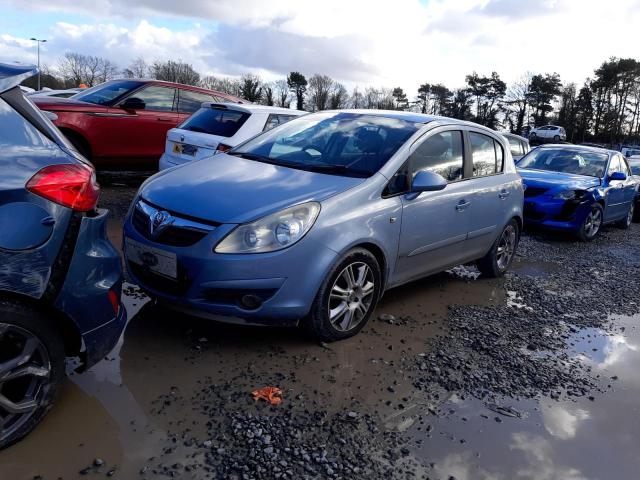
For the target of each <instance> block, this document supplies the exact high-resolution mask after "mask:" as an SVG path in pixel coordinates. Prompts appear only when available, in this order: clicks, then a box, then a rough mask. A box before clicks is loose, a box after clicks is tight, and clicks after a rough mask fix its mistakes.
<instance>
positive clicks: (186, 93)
mask: <svg viewBox="0 0 640 480" xmlns="http://www.w3.org/2000/svg"><path fill="white" fill-rule="evenodd" d="M211 101H214V102H215V101H217V98H216V97H213V96H212V95H207V94H206V93H202V92H192V91H191V90H178V111H179V112H181V113H193V112H196V111H198V110H199V109H200V107H201V106H202V104H203V103H204V102H211Z"/></svg>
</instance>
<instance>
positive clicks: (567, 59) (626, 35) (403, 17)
mask: <svg viewBox="0 0 640 480" xmlns="http://www.w3.org/2000/svg"><path fill="white" fill-rule="evenodd" d="M9 1H10V2H12V3H13V4H14V5H16V8H21V9H22V10H31V11H32V12H33V13H34V14H35V13H36V12H40V14H42V13H41V12H42V11H47V10H48V9H49V10H50V11H51V13H50V15H51V16H52V18H56V19H59V18H60V15H61V14H60V12H61V11H62V12H64V11H67V12H75V13H77V12H81V13H83V14H84V15H86V16H88V18H94V19H95V21H93V22H92V21H87V22H86V23H85V24H81V25H78V24H75V25H74V24H70V23H69V22H64V23H55V24H53V25H52V26H51V29H50V32H49V34H50V35H49V37H50V38H49V40H50V42H49V43H48V44H47V46H46V47H45V49H46V50H45V52H46V54H47V55H46V59H45V61H46V62H48V63H52V62H51V57H56V56H59V55H61V54H62V53H63V52H64V51H80V52H82V53H93V54H96V55H103V56H109V57H111V58H112V59H113V60H114V61H116V62H117V63H119V64H120V65H122V66H125V65H126V64H127V63H128V62H130V61H131V60H132V59H133V58H135V57H137V56H144V57H145V58H147V59H149V60H153V59H156V58H163V59H166V58H174V59H182V60H185V61H188V62H190V63H192V64H193V65H194V66H195V67H196V68H197V69H199V70H201V71H203V72H205V73H206V72H216V73H221V74H240V73H242V72H244V71H254V72H261V73H263V74H264V75H266V76H267V77H270V78H274V77H275V76H281V75H284V74H286V73H287V72H288V71H290V70H299V71H302V72H303V73H306V74H312V73H314V72H320V73H328V74H330V75H332V76H333V77H334V78H336V79H338V80H341V81H343V82H345V83H347V84H348V85H355V84H359V85H361V86H365V85H380V84H384V85H387V86H398V85H399V86H402V87H403V88H405V90H407V91H408V92H410V94H413V93H414V92H415V90H416V89H417V87H418V85H419V84H420V83H423V82H430V83H436V82H443V83H445V84H446V85H447V86H450V87H457V86H461V85H463V83H464V77H465V75H466V74H467V73H470V72H472V71H474V70H475V71H478V72H479V73H490V72H491V71H493V70H496V71H497V72H498V73H500V75H501V76H502V77H503V79H505V80H507V81H511V80H514V79H515V78H517V77H519V76H520V75H521V74H522V73H523V72H525V71H534V72H554V71H555V72H558V73H560V75H561V77H562V78H563V80H565V81H575V82H578V83H581V82H582V81H584V79H585V78H586V77H587V76H589V75H592V73H593V70H594V69H595V68H596V67H598V66H599V64H600V63H601V62H602V61H604V60H606V59H607V58H609V57H610V56H619V57H625V56H637V55H638V51H637V26H638V25H639V24H640V2H638V0H610V1H608V2H601V1H600V0H543V1H541V2H522V1H520V0H429V1H428V2H420V1H418V0H395V1H393V2H389V1H388V0H384V1H383V0H355V1H344V0H325V1H324V2H321V3H319V2H317V1H315V0H314V1H310V0H272V1H269V2H268V4H265V2H262V1H259V0H217V1H209V0H183V1H182V2H180V3H179V4H176V3H175V2H173V1H169V0H135V1H134V0H93V1H91V2H88V1H83V0H48V1H44V0H31V1H29V2H24V1H23V0H20V1H18V0H9ZM54 11H55V13H54ZM123 12H126V17H127V21H125V19H124V18H123V16H122V15H123ZM26 16H27V14H25V19H26ZM174 17H182V19H183V20H184V19H187V20H189V19H191V20H192V21H193V22H194V23H193V28H190V29H188V30H187V29H185V27H184V21H181V22H176V23H177V25H181V27H179V28H182V30H181V29H179V28H175V29H173V28H172V29H169V28H165V27H160V26H158V25H157V24H154V23H153V21H152V20H148V19H150V18H156V19H157V18H174ZM132 18H134V19H139V20H137V21H135V22H134V23H131V22H130V21H129V20H130V19H132ZM105 19H107V20H106V21H105ZM196 22H199V23H196ZM207 22H209V23H207ZM211 22H214V25H215V26H214V27H213V28H212V27H211V26H208V27H205V26H203V25H211ZM156 23H157V22H156ZM163 23H164V24H167V23H169V22H163ZM4 37H5V36H3V37H0V47H1V48H0V52H2V53H1V55H2V57H3V58H4V59H7V57H13V58H11V59H12V60H16V59H19V58H16V57H20V56H21V52H24V57H23V58H26V59H32V57H33V54H32V50H33V47H32V45H29V44H20V43H17V40H19V39H15V38H12V39H10V40H7V39H5V38H4ZM20 41H24V39H22V40H20Z"/></svg>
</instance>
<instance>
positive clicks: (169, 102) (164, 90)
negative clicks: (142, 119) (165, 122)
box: [129, 85, 176, 112]
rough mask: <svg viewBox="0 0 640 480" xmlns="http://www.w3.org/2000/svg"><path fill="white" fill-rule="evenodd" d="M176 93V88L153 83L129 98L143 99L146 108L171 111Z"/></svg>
mask: <svg viewBox="0 0 640 480" xmlns="http://www.w3.org/2000/svg"><path fill="white" fill-rule="evenodd" d="M175 93H176V90H175V88H169V87H160V86H158V85H151V86H149V87H146V88H143V89H142V90H140V91H139V92H136V93H134V94H133V95H132V96H131V97H129V98H138V99H140V100H142V101H143V102H144V104H145V106H144V109H145V110H154V111H158V112H170V111H172V110H173V99H174V97H175Z"/></svg>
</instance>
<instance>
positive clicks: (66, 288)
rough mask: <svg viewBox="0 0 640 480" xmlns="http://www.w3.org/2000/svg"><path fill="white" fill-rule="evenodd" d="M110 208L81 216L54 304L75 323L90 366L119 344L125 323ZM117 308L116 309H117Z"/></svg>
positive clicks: (87, 365) (120, 278) (120, 275)
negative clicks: (108, 228)
mask: <svg viewBox="0 0 640 480" xmlns="http://www.w3.org/2000/svg"><path fill="white" fill-rule="evenodd" d="M107 216H108V211H107V210H99V211H98V212H97V214H96V215H94V216H85V217H83V218H82V223H81V225H80V230H79V233H78V238H77V241H76V245H75V249H74V252H73V257H72V259H71V263H70V265H69V269H68V272H67V276H66V278H65V281H64V284H63V286H62V289H61V290H60V294H59V295H58V297H57V299H56V301H55V306H56V308H58V309H59V310H61V311H62V312H64V313H65V314H66V315H67V316H68V317H69V318H71V320H72V321H73V322H74V323H75V325H76V327H77V329H78V331H79V333H80V335H81V337H82V340H83V343H84V351H83V352H82V356H83V357H84V360H85V365H84V366H85V367H86V368H88V367H90V366H92V365H93V364H95V363H96V362H98V361H99V360H100V359H101V358H103V357H104V356H105V355H106V354H107V353H109V351H110V350H111V349H112V348H113V347H114V346H115V345H116V343H117V342H118V339H119V338H120V335H121V334H122V331H123V330H124V327H125V325H126V320H127V314H126V310H125V308H124V306H122V305H121V304H119V305H115V306H114V304H113V303H112V300H111V299H110V293H109V292H113V293H112V294H111V296H112V297H113V298H115V299H117V302H118V303H119V302H120V295H121V291H122V264H121V260H120V255H119V254H118V251H117V250H116V249H115V248H114V246H113V245H112V244H111V242H110V241H109V240H108V238H107V234H106V223H107ZM116 309H117V311H116Z"/></svg>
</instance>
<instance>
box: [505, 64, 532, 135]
mask: <svg viewBox="0 0 640 480" xmlns="http://www.w3.org/2000/svg"><path fill="white" fill-rule="evenodd" d="M532 78H533V73H531V72H526V73H525V74H523V75H522V76H521V77H520V78H518V79H517V80H516V81H515V82H513V83H512V84H511V85H509V88H508V89H507V93H506V95H505V99H504V106H505V110H506V116H507V121H508V122H509V124H510V125H511V130H512V131H513V132H514V133H517V134H522V130H523V127H524V125H525V123H528V118H527V117H528V115H527V112H528V109H529V90H530V87H531V79H532ZM512 116H513V117H515V119H511V117H512Z"/></svg>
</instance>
